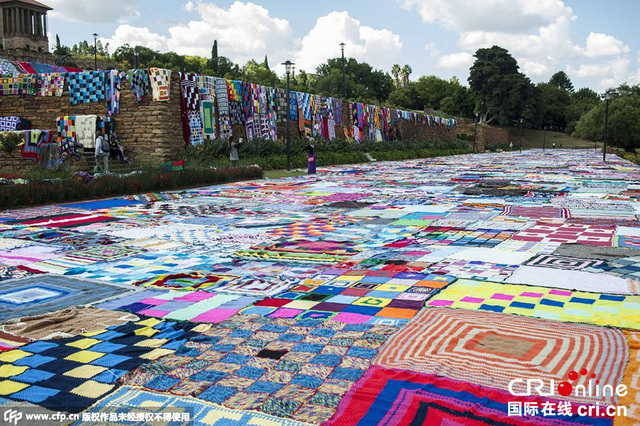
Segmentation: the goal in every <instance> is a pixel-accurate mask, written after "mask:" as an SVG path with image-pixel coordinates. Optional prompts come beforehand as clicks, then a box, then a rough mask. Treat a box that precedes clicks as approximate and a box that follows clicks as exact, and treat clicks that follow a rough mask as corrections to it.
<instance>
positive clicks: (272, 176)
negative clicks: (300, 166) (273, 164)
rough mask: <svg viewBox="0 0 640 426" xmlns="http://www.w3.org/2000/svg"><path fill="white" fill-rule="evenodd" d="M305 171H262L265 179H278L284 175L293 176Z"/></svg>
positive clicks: (304, 173)
mask: <svg viewBox="0 0 640 426" xmlns="http://www.w3.org/2000/svg"><path fill="white" fill-rule="evenodd" d="M306 174H307V172H306V171H301V170H291V171H290V172H288V171H286V170H266V171H265V172H264V177H265V178H267V179H280V178H284V177H295V176H302V175H306Z"/></svg>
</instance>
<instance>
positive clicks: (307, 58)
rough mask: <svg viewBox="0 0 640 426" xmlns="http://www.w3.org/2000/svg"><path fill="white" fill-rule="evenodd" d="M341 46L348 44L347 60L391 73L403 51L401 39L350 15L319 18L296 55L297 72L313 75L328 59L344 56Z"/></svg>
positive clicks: (346, 47)
mask: <svg viewBox="0 0 640 426" xmlns="http://www.w3.org/2000/svg"><path fill="white" fill-rule="evenodd" d="M340 43H345V44H346V46H345V56H346V57H350V58H355V59H357V60H359V61H366V62H368V63H369V64H371V65H372V66H373V67H374V68H382V69H384V70H387V71H388V70H389V69H390V68H391V65H393V64H394V63H395V62H397V61H396V59H397V58H398V57H399V52H400V49H401V48H402V41H401V40H400V36H399V35H397V34H394V33H393V32H391V31H389V30H384V29H383V30H377V29H374V28H371V27H368V26H365V25H362V24H361V23H360V21H358V20H357V19H354V18H352V17H351V16H350V15H349V13H347V12H331V13H329V14H328V15H326V16H322V17H320V18H318V20H317V21H316V25H315V27H314V28H313V29H311V31H309V33H308V34H307V35H306V36H305V37H303V38H302V41H301V46H300V50H299V51H298V53H297V54H296V55H295V61H294V62H295V63H296V68H297V69H303V70H305V71H310V72H313V71H314V70H315V68H316V67H317V66H318V65H319V64H321V63H323V62H325V61H326V60H327V59H330V58H336V57H339V56H340V55H341V51H340V46H339V44H340Z"/></svg>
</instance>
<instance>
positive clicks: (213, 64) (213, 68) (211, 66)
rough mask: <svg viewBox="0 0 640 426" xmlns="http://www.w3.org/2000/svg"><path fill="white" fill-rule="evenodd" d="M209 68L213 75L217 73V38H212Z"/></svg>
mask: <svg viewBox="0 0 640 426" xmlns="http://www.w3.org/2000/svg"><path fill="white" fill-rule="evenodd" d="M209 69H210V70H211V71H212V72H213V75H216V76H217V75H218V40H214V41H213V46H211V60H210V62H209Z"/></svg>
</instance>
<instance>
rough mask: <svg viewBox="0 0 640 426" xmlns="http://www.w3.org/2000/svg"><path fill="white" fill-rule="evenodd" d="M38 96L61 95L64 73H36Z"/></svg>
mask: <svg viewBox="0 0 640 426" xmlns="http://www.w3.org/2000/svg"><path fill="white" fill-rule="evenodd" d="M37 81H38V96H58V97H60V96H62V92H63V91H64V75H63V74H61V73H53V74H38V76H37Z"/></svg>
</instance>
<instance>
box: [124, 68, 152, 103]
mask: <svg viewBox="0 0 640 426" xmlns="http://www.w3.org/2000/svg"><path fill="white" fill-rule="evenodd" d="M125 77H126V79H127V81H128V82H129V84H130V85H131V90H133V95H134V96H135V97H136V99H137V100H138V101H141V100H142V99H144V96H145V95H146V94H147V93H150V92H151V87H150V82H149V73H148V72H147V70H144V69H143V70H137V69H136V70H129V71H127V72H126V73H125Z"/></svg>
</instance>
